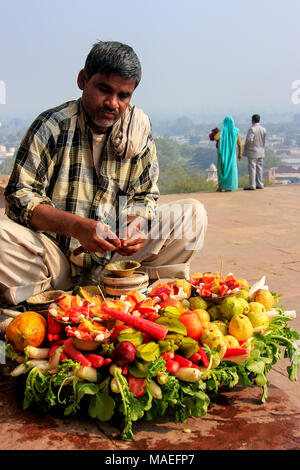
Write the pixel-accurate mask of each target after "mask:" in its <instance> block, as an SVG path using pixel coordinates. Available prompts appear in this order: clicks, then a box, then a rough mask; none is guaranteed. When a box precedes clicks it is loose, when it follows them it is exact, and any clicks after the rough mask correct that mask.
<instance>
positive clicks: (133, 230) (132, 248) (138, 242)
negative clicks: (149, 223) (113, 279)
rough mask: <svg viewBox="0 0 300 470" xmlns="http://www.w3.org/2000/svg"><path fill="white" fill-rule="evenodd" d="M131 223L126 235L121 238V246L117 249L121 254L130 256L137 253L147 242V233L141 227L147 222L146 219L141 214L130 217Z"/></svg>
mask: <svg viewBox="0 0 300 470" xmlns="http://www.w3.org/2000/svg"><path fill="white" fill-rule="evenodd" d="M128 219H129V221H130V222H129V224H128V225H127V228H126V237H125V238H124V239H122V240H121V247H120V248H118V249H117V250H116V251H117V253H119V255H121V256H130V255H133V254H134V253H137V252H138V251H139V250H140V249H141V248H143V246H144V245H145V242H146V239H147V237H146V235H145V233H144V232H142V231H141V229H142V228H143V227H144V225H145V224H146V219H144V218H143V217H139V216H136V217H134V216H131V217H129V218H128Z"/></svg>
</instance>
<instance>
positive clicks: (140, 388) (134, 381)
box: [128, 375, 146, 398]
mask: <svg viewBox="0 0 300 470" xmlns="http://www.w3.org/2000/svg"><path fill="white" fill-rule="evenodd" d="M128 385H129V389H130V391H131V393H132V394H133V395H134V396H135V397H137V398H139V397H142V396H143V395H145V389H144V387H145V385H146V381H145V380H144V379H141V378H138V377H134V376H133V375H129V377H128Z"/></svg>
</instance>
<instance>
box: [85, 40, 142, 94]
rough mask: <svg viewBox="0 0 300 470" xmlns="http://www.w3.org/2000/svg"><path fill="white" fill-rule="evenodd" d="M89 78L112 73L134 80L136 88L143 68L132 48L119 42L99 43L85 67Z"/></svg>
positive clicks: (94, 46) (87, 59)
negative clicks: (98, 74) (96, 74)
mask: <svg viewBox="0 0 300 470" xmlns="http://www.w3.org/2000/svg"><path fill="white" fill-rule="evenodd" d="M84 68H85V70H86V72H87V74H88V78H90V77H91V76H92V75H94V74H95V73H104V74H105V75H111V74H112V73H114V74H117V75H120V76H121V77H123V78H126V79H128V80H130V79H134V80H135V81H136V87H137V86H138V84H139V82H140V80H141V76H142V67H141V64H140V61H139V59H138V56H137V55H136V53H135V52H134V50H133V49H132V47H130V46H127V45H126V44H122V43H121V42H117V41H98V42H96V43H95V44H94V45H93V47H92V49H91V51H90V52H89V54H88V56H87V58H86V61H85V66H84Z"/></svg>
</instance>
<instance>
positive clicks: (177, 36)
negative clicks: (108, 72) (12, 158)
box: [0, 0, 300, 116]
mask: <svg viewBox="0 0 300 470" xmlns="http://www.w3.org/2000/svg"><path fill="white" fill-rule="evenodd" d="M299 19H300V1H299V0H285V1H282V0H253V1H248V0H244V1H241V0H227V1H224V0H214V1H203V0H185V1H184V0H151V1H145V0H144V1H141V0H127V1H124V0H122V1H121V0H112V1H110V2H108V1H107V0H106V1H102V0H49V1H46V0H9V1H8V0H0V40H1V48H0V51H1V52H0V81H2V83H3V82H4V83H5V87H6V104H0V113H1V114H3V113H5V112H8V113H11V112H13V113H15V114H16V115H17V114H18V113H25V112H29V113H31V112H33V113H39V112H41V111H43V110H45V109H48V108H50V107H53V106H56V105H58V104H61V103H63V102H65V101H68V100H71V99H76V98H78V97H79V96H80V91H79V89H78V88H77V85H76V79H77V74H78V72H79V70H80V69H81V68H82V67H83V65H84V61H85V58H86V55H87V54H88V52H89V50H90V48H91V47H92V45H93V43H94V42H95V41H97V40H98V39H102V40H117V41H121V42H125V43H127V44H129V45H131V46H132V47H133V48H134V49H135V51H136V52H137V54H138V56H139V58H140V60H141V63H142V68H143V77H142V81H141V83H140V85H139V87H138V88H137V90H136V92H135V95H134V98H133V102H134V104H136V105H137V106H138V107H141V108H143V109H144V110H145V111H146V112H148V113H150V114H151V113H152V114H159V113H162V114H165V115H170V114H171V113H174V116H175V115H176V114H179V115H181V114H187V113H191V114H192V113H197V114H201V113H204V114H205V113H206V112H214V111H215V110H217V109H220V108H222V109H226V110H228V112H231V111H232V110H234V109H238V110H239V109H241V110H243V109H250V110H253V112H259V110H260V109H269V110H271V109H277V110H281V109H282V110H284V109H287V108H289V109H291V110H292V111H294V112H298V113H299V112H300V104H299V105H292V103H291V95H292V92H293V90H292V88H291V86H292V82H293V81H295V80H300V60H299V44H300V28H299Z"/></svg>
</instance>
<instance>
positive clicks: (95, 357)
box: [85, 353, 105, 369]
mask: <svg viewBox="0 0 300 470" xmlns="http://www.w3.org/2000/svg"><path fill="white" fill-rule="evenodd" d="M85 357H86V358H87V359H88V360H89V361H90V363H91V364H92V367H95V369H99V367H102V366H103V364H104V361H105V359H104V357H102V356H99V354H92V353H86V354H85Z"/></svg>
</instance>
